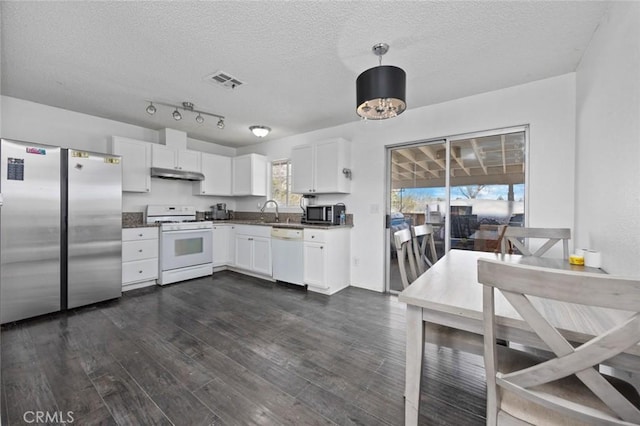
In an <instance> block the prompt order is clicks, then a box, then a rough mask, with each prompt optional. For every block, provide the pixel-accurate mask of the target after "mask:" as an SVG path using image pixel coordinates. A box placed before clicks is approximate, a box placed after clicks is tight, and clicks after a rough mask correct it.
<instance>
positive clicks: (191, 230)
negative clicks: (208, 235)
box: [162, 228, 211, 234]
mask: <svg viewBox="0 0 640 426" xmlns="http://www.w3.org/2000/svg"><path fill="white" fill-rule="evenodd" d="M207 231H211V228H200V229H183V230H181V231H162V233H164V234H192V233H194V232H207Z"/></svg>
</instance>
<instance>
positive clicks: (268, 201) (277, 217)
mask: <svg viewBox="0 0 640 426" xmlns="http://www.w3.org/2000/svg"><path fill="white" fill-rule="evenodd" d="M269 203H273V204H274V205H275V206H276V222H280V215H279V214H278V203H277V202H276V200H267V201H265V202H264V204H263V205H262V208H261V209H260V213H262V214H263V216H262V220H264V209H265V207H267V204H269Z"/></svg>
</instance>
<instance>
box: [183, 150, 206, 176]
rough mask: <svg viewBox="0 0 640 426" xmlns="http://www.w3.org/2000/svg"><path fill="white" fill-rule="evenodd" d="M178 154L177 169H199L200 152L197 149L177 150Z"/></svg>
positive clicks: (197, 170)
mask: <svg viewBox="0 0 640 426" xmlns="http://www.w3.org/2000/svg"><path fill="white" fill-rule="evenodd" d="M177 154H178V162H177V165H178V169H179V170H186V171H189V172H199V171H200V153H199V152H198V151H188V150H186V151H185V150H179V151H177Z"/></svg>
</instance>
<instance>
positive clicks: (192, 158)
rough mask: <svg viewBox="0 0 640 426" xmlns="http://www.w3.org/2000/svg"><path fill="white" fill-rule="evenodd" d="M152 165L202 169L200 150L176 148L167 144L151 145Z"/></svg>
mask: <svg viewBox="0 0 640 426" xmlns="http://www.w3.org/2000/svg"><path fill="white" fill-rule="evenodd" d="M151 166H152V167H159V168H162V169H176V170H185V171H189V172H199V171H200V152H198V151H189V150H184V149H175V148H171V147H169V146H166V145H160V144H152V145H151Z"/></svg>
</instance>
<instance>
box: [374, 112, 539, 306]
mask: <svg viewBox="0 0 640 426" xmlns="http://www.w3.org/2000/svg"><path fill="white" fill-rule="evenodd" d="M517 132H524V138H525V140H524V156H525V158H524V162H525V163H524V164H525V173H524V184H525V186H524V191H525V205H524V209H525V215H524V218H525V219H524V226H528V222H529V205H530V202H529V169H530V167H529V125H528V124H523V125H517V126H511V127H502V128H497V129H490V130H483V131H478V132H470V133H461V134H457V135H452V136H447V137H442V138H433V139H425V140H420V141H413V142H404V143H399V144H393V145H385V185H384V191H385V195H384V197H385V218H390V217H391V191H392V188H391V173H392V167H391V155H392V152H393V150H395V149H400V148H411V147H417V146H423V145H435V144H438V145H440V144H443V143H444V146H445V153H446V154H445V155H446V161H445V166H446V167H445V170H446V172H445V188H446V190H445V194H446V197H445V205H446V208H445V212H449V211H450V209H451V186H450V185H451V172H450V170H451V142H455V141H457V140H462V139H471V138H482V137H485V136H498V135H503V134H509V133H517ZM450 216H451V215H450V214H445V223H444V234H445V248H444V250H445V253H447V252H449V250H451V233H450V229H451V218H450ZM388 221H390V219H388V220H385V224H384V226H385V229H384V231H385V250H384V253H385V281H384V292H385V293H391V294H398V293H399V292H398V291H396V290H391V244H392V237H391V227H390V226H389V223H387V222H388Z"/></svg>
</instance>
